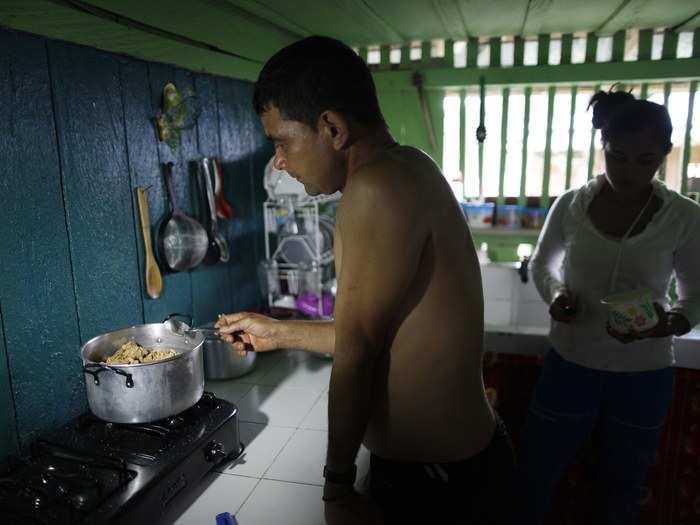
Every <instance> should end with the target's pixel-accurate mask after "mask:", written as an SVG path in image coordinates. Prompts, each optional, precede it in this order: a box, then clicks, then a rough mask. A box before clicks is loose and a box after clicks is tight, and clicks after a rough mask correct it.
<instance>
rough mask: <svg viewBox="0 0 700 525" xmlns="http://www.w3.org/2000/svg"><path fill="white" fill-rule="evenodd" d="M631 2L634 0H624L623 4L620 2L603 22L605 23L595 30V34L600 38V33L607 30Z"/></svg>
mask: <svg viewBox="0 0 700 525" xmlns="http://www.w3.org/2000/svg"><path fill="white" fill-rule="evenodd" d="M631 1H632V0H622V2H620V4H619V5H618V6H617V7H616V8H615V9H613V10H612V12H611V13H610V14H609V15H608V16H607V17H606V18H605V20H603V21H602V22H601V23H600V25H599V26H598V27H597V28H595V30H594V32H595V33H596V34H597V35H598V36H600V33H601V32H602V31H603V29H604V28H605V26H606V25H608V24H609V23H610V22H611V21H612V20H613V19H614V18H615V17H616V16H617V15H619V14H620V12H621V11H622V10H623V9H624V8H625V7H627V6H628V5H629V3H630V2H631Z"/></svg>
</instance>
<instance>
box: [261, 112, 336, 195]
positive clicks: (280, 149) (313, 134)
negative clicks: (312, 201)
mask: <svg viewBox="0 0 700 525" xmlns="http://www.w3.org/2000/svg"><path fill="white" fill-rule="evenodd" d="M260 120H261V121H262V125H263V128H265V134H266V135H267V136H268V138H269V139H270V140H271V141H272V142H273V144H274V147H275V160H274V166H275V168H276V169H278V170H284V171H286V172H287V173H289V174H290V175H291V176H292V177H294V178H295V179H296V180H298V181H299V182H301V183H302V184H303V185H304V188H305V189H306V193H308V194H309V195H319V194H321V193H326V194H330V193H334V192H335V191H337V190H338V189H339V187H338V184H339V180H338V177H339V175H340V174H341V172H342V159H341V158H340V157H339V156H338V153H337V152H336V151H335V149H334V148H333V147H332V144H331V143H330V141H329V140H328V138H327V137H326V136H325V135H324V133H323V132H322V131H321V130H319V131H314V130H313V128H311V127H310V126H308V125H306V124H304V123H302V122H298V121H296V120H286V119H284V118H283V117H282V115H281V114H280V112H279V110H278V109H277V108H276V107H274V106H271V107H270V109H268V110H267V111H265V113H263V114H262V115H260Z"/></svg>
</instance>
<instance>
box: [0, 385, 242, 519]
mask: <svg viewBox="0 0 700 525" xmlns="http://www.w3.org/2000/svg"><path fill="white" fill-rule="evenodd" d="M237 413H238V409H237V408H236V407H235V406H234V405H232V404H231V403H229V402H228V401H225V400H222V399H218V398H216V397H215V396H214V395H213V394H209V393H207V392H205V393H204V395H203V396H202V398H201V399H200V400H199V402H198V403H197V404H196V405H194V406H193V407H192V408H190V409H188V410H186V411H185V412H182V413H181V414H179V415H177V416H173V417H170V418H167V419H165V420H161V421H158V422H155V423H150V424H142V425H141V424H136V425H122V424H116V423H107V422H104V421H102V420H99V419H97V418H95V417H94V416H92V415H90V414H85V415H82V416H80V417H78V418H76V419H75V420H73V421H71V422H70V423H68V424H67V425H65V426H64V427H62V428H60V429H58V430H57V431H56V432H52V433H50V434H48V435H46V436H43V437H42V439H40V440H37V441H36V442H34V443H33V444H32V446H31V451H30V454H29V456H28V457H22V458H13V459H12V460H11V461H10V466H9V472H7V473H6V474H5V475H3V476H2V477H0V523H12V524H13V525H24V524H32V525H34V524H51V525H63V524H66V525H73V524H79V523H80V524H83V523H84V524H93V523H94V524H100V523H110V524H112V523H114V524H119V523H127V522H128V523H129V525H137V524H141V523H148V524H149V525H153V524H154V523H155V522H157V520H158V518H159V517H160V516H161V515H162V514H163V512H164V511H165V510H166V509H167V508H168V505H169V504H170V503H171V502H172V501H173V500H174V499H175V498H176V496H181V495H182V494H183V493H184V492H186V491H188V490H189V489H192V488H194V487H195V486H196V484H197V483H198V482H199V481H200V480H201V479H202V477H203V476H204V475H205V474H206V473H207V472H209V471H210V470H211V469H212V468H213V467H214V466H215V465H217V464H219V463H221V462H223V461H228V460H230V459H234V458H236V457H238V456H239V455H240V454H241V452H242V451H243V446H242V444H241V443H240V441H239V431H238V418H237Z"/></svg>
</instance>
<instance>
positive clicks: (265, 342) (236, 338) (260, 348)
mask: <svg viewBox="0 0 700 525" xmlns="http://www.w3.org/2000/svg"><path fill="white" fill-rule="evenodd" d="M215 326H216V328H218V329H219V333H220V334H221V337H222V339H224V340H225V341H227V342H229V343H231V344H232V345H233V347H234V348H235V349H236V351H237V352H238V353H239V354H240V355H242V356H243V355H245V354H246V352H247V351H249V350H253V351H255V352H268V351H270V350H276V349H277V348H279V346H280V336H281V333H280V332H281V330H280V322H279V321H277V320H276V319H272V318H270V317H265V316H264V315H260V314H253V313H249V312H240V313H237V314H228V315H224V314H221V315H219V319H218V321H217V322H216V325H215Z"/></svg>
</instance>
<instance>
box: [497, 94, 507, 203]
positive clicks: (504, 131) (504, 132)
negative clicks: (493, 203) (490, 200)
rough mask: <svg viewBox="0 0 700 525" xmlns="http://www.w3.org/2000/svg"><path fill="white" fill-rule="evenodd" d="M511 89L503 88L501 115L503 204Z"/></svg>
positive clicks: (500, 187)
mask: <svg viewBox="0 0 700 525" xmlns="http://www.w3.org/2000/svg"><path fill="white" fill-rule="evenodd" d="M509 97H510V89H508V88H507V87H505V88H503V105H502V107H503V112H502V113H501V164H500V166H499V173H498V203H499V204H503V203H504V202H505V197H504V193H503V181H504V178H505V175H506V151H507V142H508V99H509Z"/></svg>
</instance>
